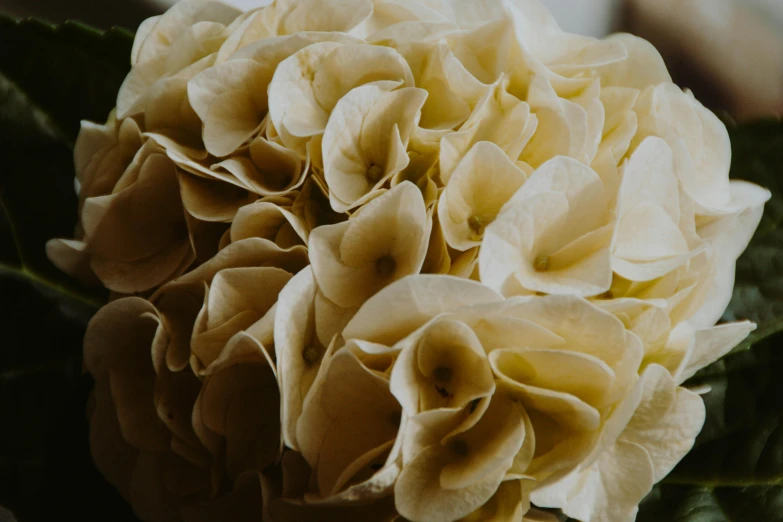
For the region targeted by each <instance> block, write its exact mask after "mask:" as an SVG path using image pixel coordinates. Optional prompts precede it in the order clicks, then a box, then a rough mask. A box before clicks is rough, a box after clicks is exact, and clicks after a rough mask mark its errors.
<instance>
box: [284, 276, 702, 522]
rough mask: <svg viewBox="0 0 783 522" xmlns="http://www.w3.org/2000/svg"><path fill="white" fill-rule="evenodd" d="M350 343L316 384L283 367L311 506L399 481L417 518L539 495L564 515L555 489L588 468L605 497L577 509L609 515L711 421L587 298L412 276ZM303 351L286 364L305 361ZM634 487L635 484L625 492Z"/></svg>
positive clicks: (591, 493) (335, 352) (406, 509)
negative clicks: (644, 468)
mask: <svg viewBox="0 0 783 522" xmlns="http://www.w3.org/2000/svg"><path fill="white" fill-rule="evenodd" d="M297 278H302V281H303V282H306V281H307V280H312V276H311V275H307V276H306V275H304V273H303V274H300V275H299V276H297ZM284 293H285V292H284ZM341 339H342V340H341ZM336 342H337V344H336V345H335V344H334V343H332V346H330V347H329V348H328V349H326V350H325V351H324V355H323V358H322V359H320V360H319V361H317V363H316V364H315V365H314V366H312V369H311V370H309V371H310V372H311V373H310V377H305V375H306V374H305V373H302V372H285V373H281V385H282V389H283V390H288V389H291V388H292V387H293V388H294V389H297V390H299V391H298V394H299V397H300V401H301V398H303V401H301V402H300V405H301V409H299V410H298V412H297V413H296V414H297V415H299V416H298V419H296V422H295V426H296V429H295V432H292V434H291V436H293V437H294V438H295V439H296V441H297V443H298V446H299V450H300V451H301V452H302V455H303V456H304V457H305V459H306V460H307V462H308V463H309V465H310V467H311V468H312V471H311V473H312V479H311V488H310V489H308V490H307V491H306V492H305V493H303V498H304V499H305V500H306V501H307V502H309V503H311V504H321V503H327V504H329V503H335V502H337V503H344V502H356V501H367V500H371V499H377V498H379V497H381V498H382V497H383V496H385V495H388V494H389V493H390V491H391V489H392V488H393V490H394V498H395V504H396V507H397V510H398V511H399V512H400V514H402V515H403V516H405V517H406V519H409V520H413V521H417V520H427V521H439V520H444V521H451V520H458V519H462V518H463V517H467V518H465V520H473V519H474V518H471V517H476V516H478V513H487V514H488V515H487V516H489V513H491V512H493V510H500V512H506V513H512V512H517V513H525V512H526V511H527V510H528V509H529V499H530V498H531V496H532V498H533V499H534V500H535V499H537V498H538V499H539V500H540V502H541V505H544V506H550V505H555V506H557V507H564V508H565V507H566V506H565V505H561V504H555V503H554V502H555V501H553V500H549V499H548V498H549V497H547V495H548V494H549V493H548V492H549V491H552V492H554V493H552V494H557V495H565V498H570V496H569V495H571V494H568V493H567V492H568V491H569V488H575V487H577V486H570V485H569V484H571V482H570V481H574V484H582V483H583V482H584V481H579V480H578V479H574V478H572V477H574V476H576V475H578V474H580V473H581V474H589V476H590V477H595V478H591V479H590V480H596V481H598V482H597V484H599V485H603V486H601V487H605V488H606V489H601V488H600V487H599V488H595V487H592V486H589V485H588V486H585V487H586V488H588V489H585V490H584V491H582V490H581V489H580V490H579V491H580V493H578V494H577V493H576V492H575V493H574V494H573V496H574V497H576V500H574V501H573V503H574V505H575V506H577V507H576V508H574V509H573V510H572V511H573V512H574V513H576V514H577V515H576V516H587V518H585V520H589V519H590V517H591V516H592V517H595V519H597V520H603V518H601V515H600V513H602V512H600V509H609V508H606V507H605V506H607V505H609V506H613V507H611V509H615V510H616V511H615V512H617V513H619V512H620V511H621V510H623V509H630V510H633V508H635V506H636V504H637V503H638V501H639V500H640V498H641V497H639V498H637V496H638V495H639V494H641V495H644V494H646V492H647V491H648V490H649V489H650V488H651V487H652V484H653V483H654V481H657V480H659V479H660V478H662V476H664V475H665V474H666V473H667V472H668V471H669V470H670V469H671V467H673V465H674V464H675V463H676V462H677V461H678V460H679V459H680V458H681V457H682V456H683V455H684V453H685V452H687V450H688V449H689V448H690V446H691V445H692V443H693V440H694V438H695V436H696V434H697V433H698V430H699V429H700V427H701V423H702V422H703V405H702V404H701V400H700V399H699V398H698V396H696V395H694V394H692V393H690V392H688V391H686V390H684V389H682V388H678V387H677V384H676V382H675V380H674V379H673V378H672V377H671V375H670V373H669V372H667V371H666V370H665V369H664V368H663V367H661V366H659V365H655V364H653V365H651V366H650V367H649V368H648V369H647V370H646V371H644V372H643V373H642V375H641V377H639V373H638V372H639V371H640V370H641V368H642V367H641V363H642V359H643V357H644V348H643V343H642V341H641V340H640V338H639V337H638V336H637V335H636V334H634V333H632V332H631V331H629V330H628V329H627V328H626V326H625V325H624V324H623V323H622V322H621V321H619V320H618V319H616V318H615V317H614V316H613V315H611V314H609V313H607V312H603V311H601V310H600V309H599V308H597V307H596V306H594V305H592V304H590V303H588V302H587V301H585V300H583V299H580V298H576V297H568V296H562V297H560V296H552V297H537V296H533V297H521V298H514V299H510V300H506V299H504V298H503V297H502V296H500V295H499V294H497V293H495V292H493V291H492V290H490V289H489V288H487V287H484V286H483V285H480V284H478V283H475V282H470V281H466V280H463V279H458V278H453V277H448V276H411V277H408V278H405V279H403V280H401V281H398V282H397V283H394V284H392V285H391V286H389V287H387V288H385V289H384V290H381V291H380V292H379V293H378V294H376V295H375V296H373V297H371V298H370V299H369V300H368V301H367V302H366V303H365V304H364V305H363V306H362V307H361V308H360V309H359V311H358V312H357V313H356V314H355V315H354V316H353V318H352V319H351V320H350V322H348V324H347V325H346V326H345V328H344V329H342V331H341V334H340V336H338V337H337V341H336ZM278 344H279V343H278ZM300 346H301V345H300ZM299 350H300V351H297V352H292V353H290V354H289V355H287V356H286V359H284V360H287V361H290V363H292V364H293V363H296V360H300V361H301V360H305V359H304V358H303V355H305V354H306V353H307V352H306V351H301V348H300V349H299ZM290 379H295V380H294V381H293V382H292V381H291V380H290ZM303 379H306V381H305V380H303ZM305 382H307V383H309V384H305ZM677 382H681V381H677ZM302 386H305V387H302ZM359 389H361V391H360V392H359V393H356V392H357V391H358V390H359ZM284 394H285V391H284ZM299 412H301V413H299ZM690 412H696V413H694V414H691V413H690ZM699 412H701V413H699ZM370 419H372V420H370ZM683 419H685V420H687V422H683ZM368 429H370V431H367V430H368ZM656 430H662V431H656ZM660 433H665V435H661V434H660ZM618 445H620V446H621V447H622V448H625V447H631V448H634V449H633V452H635V453H633V452H632V453H631V455H630V456H628V457H626V456H625V455H626V453H622V452H620V453H618V451H620V450H619V449H617V448H616V447H617V446H618ZM626 458H637V460H638V459H641V460H640V461H639V462H643V463H651V466H652V467H651V468H650V472H649V474H648V475H640V476H639V477H635V476H634V477H631V476H625V475H623V474H622V473H618V472H617V470H618V469H623V468H622V467H623V466H625V465H626V464H627V462H628V461H627V460H624V459H626ZM618 459H619V460H618ZM579 476H581V475H579ZM642 477H649V479H647V478H645V479H644V480H642ZM653 477H654V480H653ZM629 480H633V481H635V482H634V483H635V484H637V486H635V489H633V488H625V489H623V488H619V484H620V483H621V482H623V483H624V482H626V481H629ZM645 480H647V482H645ZM612 484H615V486H611V485H612ZM580 487H581V486H580ZM313 488H314V489H313ZM616 489H618V490H619V489H622V491H623V492H624V493H623V494H625V492H627V491H630V493H628V495H627V496H625V497H622V498H618V497H617V496H616V491H615V490H616ZM539 491H540V492H541V493H538V492H539ZM579 499H584V500H579ZM615 500H616V501H617V502H615ZM485 504H486V506H485ZM585 510H586V511H585ZM474 511H476V513H473V512H474ZM585 513H587V515H584V514H585ZM498 520H501V518H498ZM612 520H613V519H612Z"/></svg>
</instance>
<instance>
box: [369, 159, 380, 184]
mask: <svg viewBox="0 0 783 522" xmlns="http://www.w3.org/2000/svg"><path fill="white" fill-rule="evenodd" d="M365 175H366V176H367V179H369V180H370V181H372V182H373V183H378V182H379V181H380V180H381V178H382V177H383V168H381V166H380V165H376V164H375V163H370V166H369V167H368V168H367V173H366V174H365Z"/></svg>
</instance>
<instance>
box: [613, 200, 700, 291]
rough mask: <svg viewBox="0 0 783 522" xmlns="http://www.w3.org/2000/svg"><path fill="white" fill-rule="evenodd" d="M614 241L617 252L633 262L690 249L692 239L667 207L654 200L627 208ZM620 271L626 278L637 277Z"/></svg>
mask: <svg viewBox="0 0 783 522" xmlns="http://www.w3.org/2000/svg"><path fill="white" fill-rule="evenodd" d="M614 241H615V246H614V255H615V256H617V257H619V258H621V259H624V260H627V261H631V262H634V261H641V262H650V261H656V260H660V259H667V258H671V257H677V256H683V255H686V254H688V252H689V250H688V243H687V242H686V241H685V237H683V234H682V232H681V231H680V229H679V227H678V226H677V224H676V223H675V222H674V221H672V219H671V217H670V215H669V214H667V213H666V211H665V210H664V209H663V208H661V207H660V206H659V205H655V204H653V203H640V204H639V205H636V206H634V207H633V208H631V209H629V210H628V211H627V212H625V213H624V215H623V216H622V217H621V218H620V221H619V224H618V226H617V232H616V235H615V240H614ZM684 261H685V260H683V262H684ZM619 274H620V275H621V276H622V277H625V278H626V279H630V280H632V281H636V280H637V279H636V278H635V277H633V276H631V275H628V274H624V273H622V272H619ZM662 275H664V274H659V275H657V276H655V277H660V276H662ZM652 279H654V278H652Z"/></svg>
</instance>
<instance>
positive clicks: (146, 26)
mask: <svg viewBox="0 0 783 522" xmlns="http://www.w3.org/2000/svg"><path fill="white" fill-rule="evenodd" d="M160 18H161V15H158V16H150V17H149V18H147V19H146V20H144V21H143V22H141V24H139V28H138V29H137V30H136V34H135V35H134V37H133V47H132V48H131V65H136V62H138V61H139V60H138V56H139V50H140V49H141V46H142V44H143V43H144V40H146V39H147V37H148V36H149V35H150V34H151V33H152V31H153V29H154V28H155V26H156V25H157V24H158V21H159V20H160Z"/></svg>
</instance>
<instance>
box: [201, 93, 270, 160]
mask: <svg viewBox="0 0 783 522" xmlns="http://www.w3.org/2000/svg"><path fill="white" fill-rule="evenodd" d="M243 94H244V93H235V92H227V93H224V94H221V95H220V96H217V97H216V98H215V99H214V100H213V101H212V103H211V104H210V105H209V112H208V113H207V117H206V119H205V120H204V147H205V148H206V149H207V152H209V153H210V154H212V155H214V156H217V157H223V156H227V155H229V154H231V153H232V152H234V151H235V150H236V149H237V148H239V147H240V146H242V145H243V144H244V143H246V142H247V141H248V140H249V139H250V138H251V137H252V136H253V135H254V134H255V133H256V132H257V131H258V129H259V127H260V125H261V120H262V119H263V109H261V108H259V107H258V106H257V105H256V104H255V103H254V102H253V100H252V99H251V98H250V97H249V96H246V95H243Z"/></svg>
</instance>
